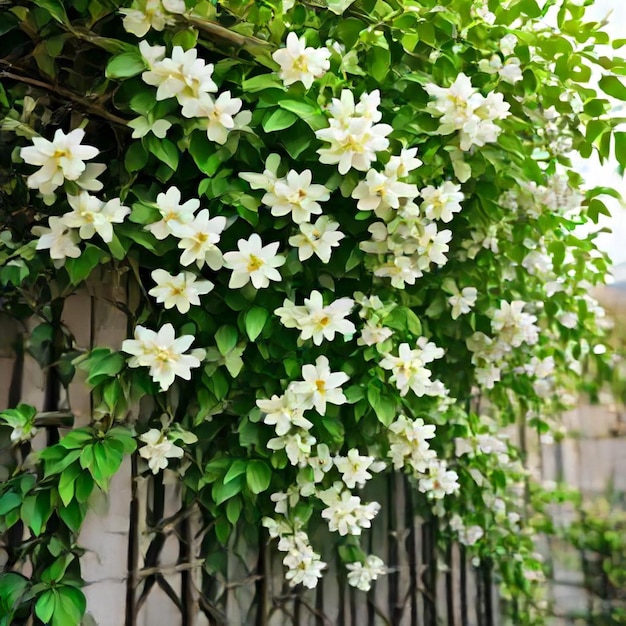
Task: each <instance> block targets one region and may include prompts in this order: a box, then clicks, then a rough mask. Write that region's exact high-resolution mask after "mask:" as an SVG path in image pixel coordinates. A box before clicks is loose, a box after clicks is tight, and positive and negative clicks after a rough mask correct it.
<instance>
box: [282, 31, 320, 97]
mask: <svg viewBox="0 0 626 626" xmlns="http://www.w3.org/2000/svg"><path fill="white" fill-rule="evenodd" d="M272 58H273V59H274V61H276V63H278V65H280V72H279V76H280V79H281V80H282V81H283V83H284V85H285V86H288V85H292V84H293V83H296V82H298V81H300V82H301V83H302V84H303V85H304V86H305V87H306V88H307V89H310V88H311V85H312V84H313V81H314V80H315V79H316V78H321V77H322V76H323V75H324V74H325V73H326V72H327V71H328V69H329V68H330V61H329V58H330V51H329V50H328V49H326V48H311V47H307V45H306V39H305V38H304V37H300V39H298V36H297V35H296V34H295V33H289V34H288V35H287V42H286V47H285V48H281V49H280V50H276V52H274V54H272Z"/></svg>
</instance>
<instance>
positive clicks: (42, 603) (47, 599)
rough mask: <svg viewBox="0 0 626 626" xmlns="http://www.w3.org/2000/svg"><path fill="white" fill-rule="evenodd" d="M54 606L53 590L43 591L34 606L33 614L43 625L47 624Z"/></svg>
mask: <svg viewBox="0 0 626 626" xmlns="http://www.w3.org/2000/svg"><path fill="white" fill-rule="evenodd" d="M55 604H56V592H55V591H54V589H50V590H48V591H44V592H43V593H42V594H41V595H40V596H39V598H37V603H36V604H35V614H36V615H37V617H38V618H39V619H40V620H41V621H42V622H43V623H44V624H47V623H48V622H49V621H50V619H51V617H52V614H53V613H54V605H55Z"/></svg>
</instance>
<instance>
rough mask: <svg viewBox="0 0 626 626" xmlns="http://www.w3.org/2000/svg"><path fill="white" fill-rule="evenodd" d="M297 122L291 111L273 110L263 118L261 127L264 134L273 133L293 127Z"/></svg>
mask: <svg viewBox="0 0 626 626" xmlns="http://www.w3.org/2000/svg"><path fill="white" fill-rule="evenodd" d="M297 120H298V116H297V115H296V114H295V113H292V112H291V111H284V110H282V109H274V110H273V111H271V112H269V113H268V114H267V115H266V116H265V117H264V118H263V122H262V126H263V130H264V131H265V132H266V133H273V132H276V131H278V130H285V129H286V128H289V127H290V126H293V125H294V124H295V123H296V121H297Z"/></svg>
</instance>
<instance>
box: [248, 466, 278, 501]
mask: <svg viewBox="0 0 626 626" xmlns="http://www.w3.org/2000/svg"><path fill="white" fill-rule="evenodd" d="M271 480H272V470H271V469H270V468H269V467H268V465H267V463H265V462H264V461H260V460H258V459H255V460H253V461H250V463H248V466H247V467H246V483H247V484H248V489H250V491H251V492H252V493H262V492H263V491H266V490H267V488H268V487H269V486H270V482H271Z"/></svg>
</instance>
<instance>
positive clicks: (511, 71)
mask: <svg viewBox="0 0 626 626" xmlns="http://www.w3.org/2000/svg"><path fill="white" fill-rule="evenodd" d="M520 65H521V61H520V60H519V59H518V58H517V57H511V58H510V59H507V60H506V61H505V63H504V65H503V66H502V68H501V69H499V70H498V74H499V75H500V78H501V79H502V80H503V81H505V82H507V83H511V84H512V85H514V84H515V83H516V82H517V81H519V80H522V78H524V77H523V75H522V68H521V67H520Z"/></svg>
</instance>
